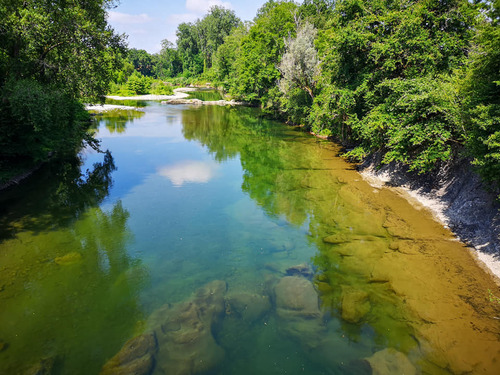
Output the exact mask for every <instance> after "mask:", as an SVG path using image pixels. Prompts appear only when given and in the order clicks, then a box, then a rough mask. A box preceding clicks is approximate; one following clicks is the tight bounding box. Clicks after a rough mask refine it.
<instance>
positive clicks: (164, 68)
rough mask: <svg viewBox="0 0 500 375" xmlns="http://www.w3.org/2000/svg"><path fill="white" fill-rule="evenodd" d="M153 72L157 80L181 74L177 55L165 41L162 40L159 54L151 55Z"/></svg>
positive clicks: (172, 47)
mask: <svg viewBox="0 0 500 375" xmlns="http://www.w3.org/2000/svg"><path fill="white" fill-rule="evenodd" d="M153 71H154V75H155V76H156V77H157V78H168V77H175V76H177V75H178V74H180V73H182V61H181V59H180V57H179V53H178V52H177V50H176V49H175V47H174V44H173V43H172V42H170V41H169V40H167V39H164V40H162V42H161V51H160V53H158V54H156V55H153Z"/></svg>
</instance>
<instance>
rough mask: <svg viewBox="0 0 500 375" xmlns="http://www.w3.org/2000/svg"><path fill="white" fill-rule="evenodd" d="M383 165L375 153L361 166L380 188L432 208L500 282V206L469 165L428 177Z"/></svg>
mask: <svg viewBox="0 0 500 375" xmlns="http://www.w3.org/2000/svg"><path fill="white" fill-rule="evenodd" d="M379 162H380V157H379V155H375V156H374V157H372V158H371V159H369V160H367V161H366V162H365V163H363V164H362V165H360V168H359V172H360V173H361V176H362V177H363V178H364V179H365V180H366V181H367V182H368V183H370V185H371V186H373V187H374V188H376V189H380V188H382V187H387V188H390V189H394V190H395V191H396V192H397V193H398V194H400V195H401V196H403V197H404V198H405V199H407V200H408V201H409V202H410V203H412V205H413V206H414V207H416V208H417V209H427V210H429V211H430V212H431V213H432V215H433V216H434V218H435V219H436V220H437V221H439V222H440V223H442V224H443V225H444V226H445V227H447V228H449V229H451V231H452V232H453V233H454V234H455V235H456V236H457V238H458V239H459V240H460V241H462V242H464V243H465V244H466V245H468V246H469V247H470V248H471V250H472V252H473V254H474V255H475V257H476V258H477V259H478V261H479V263H480V264H481V266H483V268H485V269H486V270H487V271H489V272H490V273H491V274H492V275H493V276H494V277H495V278H496V282H497V284H500V205H499V204H498V202H496V199H495V198H496V196H495V194H494V193H490V192H488V191H487V189H486V188H485V186H484V185H483V183H482V182H481V179H480V177H479V176H478V175H477V174H476V173H475V172H474V171H473V170H472V169H471V167H470V165H469V163H466V162H461V163H456V164H449V165H446V166H443V167H441V168H440V169H439V170H438V171H436V172H434V173H432V174H429V175H424V176H422V175H418V174H416V173H412V172H409V171H408V170H407V168H405V167H404V166H402V165H398V164H395V163H391V164H389V165H383V166H381V167H379Z"/></svg>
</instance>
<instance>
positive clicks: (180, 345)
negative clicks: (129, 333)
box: [101, 281, 227, 375]
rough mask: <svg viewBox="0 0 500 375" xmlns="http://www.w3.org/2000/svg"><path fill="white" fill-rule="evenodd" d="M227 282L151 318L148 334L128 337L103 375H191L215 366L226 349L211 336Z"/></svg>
mask: <svg viewBox="0 0 500 375" xmlns="http://www.w3.org/2000/svg"><path fill="white" fill-rule="evenodd" d="M226 289H227V286H226V283H225V282H224V281H213V282H211V283H209V284H207V285H205V286H203V287H201V288H200V289H198V290H197V291H196V292H195V293H194V294H193V296H192V297H191V298H190V299H189V300H187V301H185V302H181V303H178V304H175V305H170V304H167V305H164V306H163V307H161V308H159V309H158V310H156V311H155V312H153V314H151V316H150V317H149V319H148V322H147V333H145V334H143V335H141V336H138V337H135V338H133V339H132V340H129V341H128V342H127V343H126V344H125V345H124V346H123V348H122V350H120V352H119V353H118V354H117V355H116V356H114V357H113V358H112V359H111V360H110V361H109V362H108V363H106V365H104V367H103V369H102V371H101V375H147V374H151V373H152V374H169V375H191V374H201V373H205V372H208V371H212V370H214V369H216V367H217V366H218V365H219V364H220V363H221V362H222V361H223V359H224V355H225V353H224V350H223V349H222V348H221V347H220V346H219V345H218V344H217V342H216V341H215V339H214V336H213V335H212V332H213V330H214V328H215V326H216V325H217V324H218V323H219V322H220V319H221V318H222V317H223V315H224V294H225V293H226Z"/></svg>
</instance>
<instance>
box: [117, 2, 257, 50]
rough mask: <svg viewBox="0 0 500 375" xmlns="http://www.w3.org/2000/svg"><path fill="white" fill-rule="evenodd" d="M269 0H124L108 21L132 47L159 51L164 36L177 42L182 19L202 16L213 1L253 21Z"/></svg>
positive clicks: (188, 20) (195, 18)
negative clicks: (123, 35) (124, 35)
mask: <svg viewBox="0 0 500 375" xmlns="http://www.w3.org/2000/svg"><path fill="white" fill-rule="evenodd" d="M265 2H266V0H257V1H250V0H178V1H174V0H164V1H161V0H141V1H137V0H121V1H120V3H119V5H118V7H116V8H115V9H111V10H110V11H109V18H108V21H109V23H110V24H111V26H112V27H113V28H114V29H115V30H116V31H117V32H119V33H125V34H127V35H128V36H129V37H128V45H129V47H130V48H138V49H145V50H146V51H148V52H149V53H156V52H159V51H160V48H161V45H160V43H161V41H162V40H163V39H168V40H170V41H171V42H172V43H174V44H175V39H176V37H175V31H176V30H177V25H178V24H179V23H182V22H193V21H196V20H197V19H198V18H202V17H203V16H204V15H205V14H206V12H207V10H208V9H209V8H210V6H212V5H220V6H223V7H225V8H228V9H231V10H234V12H235V13H236V15H237V16H238V17H239V18H240V19H242V20H244V21H249V20H252V19H253V18H254V17H255V14H256V13H257V9H259V8H260V7H261V6H262V5H263V4H264V3H265Z"/></svg>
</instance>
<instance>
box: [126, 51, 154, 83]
mask: <svg viewBox="0 0 500 375" xmlns="http://www.w3.org/2000/svg"><path fill="white" fill-rule="evenodd" d="M127 57H128V60H129V61H130V63H131V64H132V65H133V66H134V69H135V70H136V71H137V72H139V73H141V74H142V75H143V76H145V77H151V76H153V61H152V57H151V55H150V54H149V53H148V52H147V51H145V50H143V49H135V48H132V49H131V50H129V51H128V54H127Z"/></svg>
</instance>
